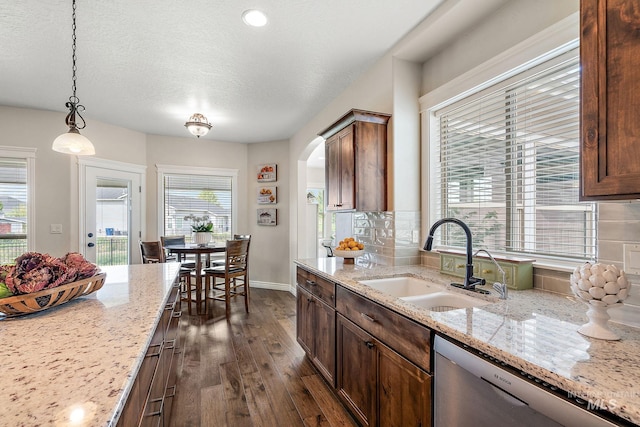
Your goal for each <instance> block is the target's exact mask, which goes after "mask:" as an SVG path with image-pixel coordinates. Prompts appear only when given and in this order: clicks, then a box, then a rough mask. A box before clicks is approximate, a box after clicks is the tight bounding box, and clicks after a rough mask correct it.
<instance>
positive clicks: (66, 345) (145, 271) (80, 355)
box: [0, 263, 178, 427]
mask: <svg viewBox="0 0 640 427" xmlns="http://www.w3.org/2000/svg"><path fill="white" fill-rule="evenodd" d="M102 270H103V271H105V272H106V273H107V279H106V282H105V284H104V285H103V287H102V288H101V289H100V290H99V291H97V292H95V293H93V294H90V295H87V296H85V297H81V298H77V299H75V300H72V301H70V302H68V303H66V304H63V305H61V306H59V307H55V308H52V309H49V310H45V311H42V312H39V313H36V314H30V315H27V316H23V317H17V318H12V319H3V320H0V337H1V349H0V358H1V362H0V366H1V367H2V368H1V369H2V375H0V390H2V393H0V408H2V422H1V423H0V424H2V425H7V426H9V425H10V426H16V427H18V426H108V425H114V424H115V421H116V420H117V418H118V416H119V415H120V412H121V410H122V407H123V405H124V402H125V401H126V398H127V397H128V394H129V391H130V388H131V386H132V382H133V379H134V378H135V375H136V374H137V372H138V369H139V367H140V364H141V363H142V359H143V358H144V354H145V352H146V349H147V347H148V345H149V343H150V341H151V337H152V332H153V330H154V329H155V326H156V324H157V323H158V320H159V319H160V316H161V314H162V309H163V308H164V304H165V302H166V300H167V298H168V295H169V290H170V288H171V286H172V285H173V282H174V280H175V278H176V275H177V273H178V264H177V263H166V264H145V265H131V266H114V267H102Z"/></svg>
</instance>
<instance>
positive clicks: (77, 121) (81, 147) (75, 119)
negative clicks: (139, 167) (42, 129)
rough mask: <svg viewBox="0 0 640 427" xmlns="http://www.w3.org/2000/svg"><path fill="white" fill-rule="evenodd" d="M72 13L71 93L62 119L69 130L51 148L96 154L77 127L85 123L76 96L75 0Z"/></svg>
mask: <svg viewBox="0 0 640 427" xmlns="http://www.w3.org/2000/svg"><path fill="white" fill-rule="evenodd" d="M72 7H73V13H72V15H71V17H72V21H73V24H72V26H71V29H72V37H71V41H72V48H71V50H72V55H71V60H72V63H73V66H72V68H71V70H72V73H73V77H72V89H73V95H71V96H70V97H69V102H67V103H65V106H66V107H67V108H68V109H69V114H67V117H66V118H65V119H64V122H65V123H66V125H67V126H69V131H68V132H67V133H63V134H62V135H60V136H59V137H57V138H56V139H55V140H54V141H53V145H52V146H51V149H52V150H53V151H57V152H59V153H64V154H75V155H76V156H90V155H93V154H96V150H95V148H94V147H93V144H92V143H91V141H89V140H88V139H87V138H86V137H84V136H82V135H80V131H79V129H84V128H85V127H86V126H87V123H86V122H85V121H84V118H83V117H82V116H81V115H80V113H81V112H82V111H84V105H81V104H80V99H78V97H77V96H76V70H77V67H76V59H77V58H76V0H73V2H72Z"/></svg>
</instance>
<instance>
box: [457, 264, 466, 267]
mask: <svg viewBox="0 0 640 427" xmlns="http://www.w3.org/2000/svg"><path fill="white" fill-rule="evenodd" d="M465 267H466V265H464V264H457V265H456V268H465Z"/></svg>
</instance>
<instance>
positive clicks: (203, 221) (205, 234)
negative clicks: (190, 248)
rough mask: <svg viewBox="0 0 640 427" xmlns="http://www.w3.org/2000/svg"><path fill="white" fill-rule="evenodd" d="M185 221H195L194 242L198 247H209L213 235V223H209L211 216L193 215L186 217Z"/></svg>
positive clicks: (193, 228)
mask: <svg viewBox="0 0 640 427" xmlns="http://www.w3.org/2000/svg"><path fill="white" fill-rule="evenodd" d="M184 219H185V221H193V224H192V225H191V231H193V241H194V242H195V244H197V245H198V246H207V244H209V242H210V241H211V237H212V235H213V223H212V222H211V221H209V215H203V216H195V215H193V214H191V215H187V216H185V217H184Z"/></svg>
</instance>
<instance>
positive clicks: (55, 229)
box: [49, 224, 62, 234]
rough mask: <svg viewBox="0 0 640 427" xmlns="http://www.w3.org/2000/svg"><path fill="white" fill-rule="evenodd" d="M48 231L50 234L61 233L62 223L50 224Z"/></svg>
mask: <svg viewBox="0 0 640 427" xmlns="http://www.w3.org/2000/svg"><path fill="white" fill-rule="evenodd" d="M49 233H51V234H62V224H51V225H50V229H49Z"/></svg>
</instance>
